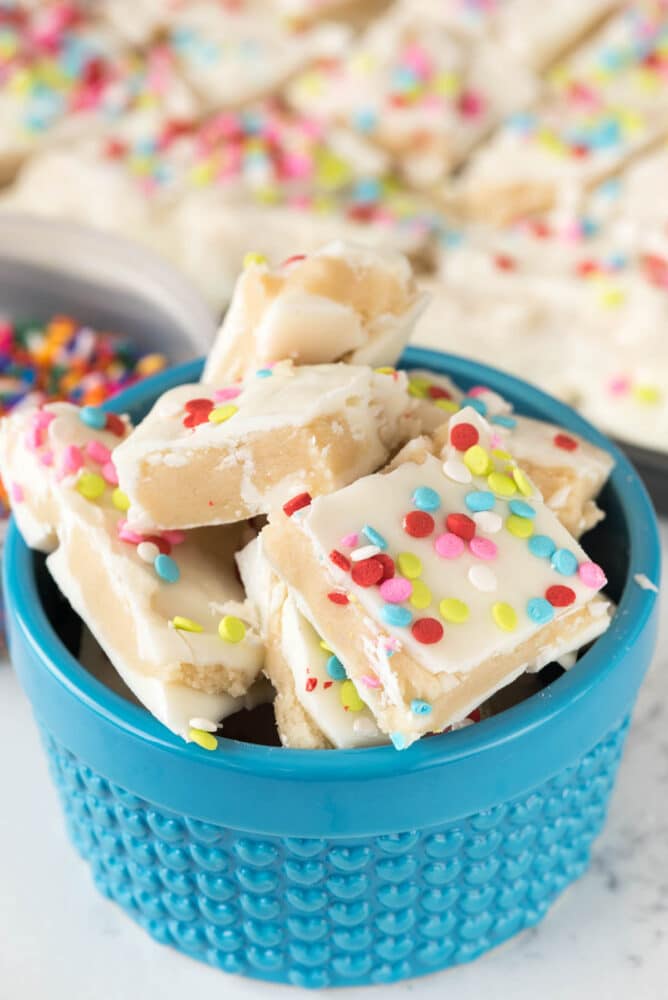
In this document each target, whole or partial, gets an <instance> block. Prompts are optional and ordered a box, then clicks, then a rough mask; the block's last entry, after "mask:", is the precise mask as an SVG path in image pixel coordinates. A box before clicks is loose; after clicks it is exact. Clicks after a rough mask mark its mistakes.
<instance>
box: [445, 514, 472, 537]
mask: <svg viewBox="0 0 668 1000" xmlns="http://www.w3.org/2000/svg"><path fill="white" fill-rule="evenodd" d="M445 526H446V528H447V529H448V531H451V532H452V534H453V535H458V537H459V538H463V539H464V541H465V542H470V541H471V539H472V538H473V537H474V535H475V521H474V520H473V519H472V518H470V517H467V515H466V514H448V516H447V517H446V519H445Z"/></svg>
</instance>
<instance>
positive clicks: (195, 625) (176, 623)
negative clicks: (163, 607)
mask: <svg viewBox="0 0 668 1000" xmlns="http://www.w3.org/2000/svg"><path fill="white" fill-rule="evenodd" d="M169 624H170V625H171V626H172V628H176V629H179V631H181V632H203V631H204V628H203V627H202V625H200V624H199V622H194V621H193V620H192V618H182V617H181V615H174V617H173V618H172V620H171V621H170V623H169Z"/></svg>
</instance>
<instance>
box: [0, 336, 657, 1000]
mask: <svg viewBox="0 0 668 1000" xmlns="http://www.w3.org/2000/svg"><path fill="white" fill-rule="evenodd" d="M405 364H406V366H407V367H421V368H431V369H433V370H435V371H441V372H446V373H449V374H451V375H452V377H453V378H454V379H455V381H458V382H460V383H461V384H462V385H463V386H464V387H470V386H471V385H474V384H481V383H484V384H487V385H489V386H491V388H493V389H495V390H496V391H497V392H500V393H502V394H503V395H505V396H506V397H508V398H509V399H511V400H512V401H513V402H514V403H515V404H516V405H517V406H518V409H520V411H521V412H525V413H527V414H529V415H534V416H543V417H544V418H545V419H548V420H551V421H552V422H555V423H560V424H562V425H564V426H566V427H568V428H570V429H571V430H573V431H576V432H579V433H581V434H583V435H584V436H586V437H588V438H589V439H590V440H593V441H594V442H595V443H597V444H602V445H604V446H607V447H610V446H609V445H608V444H607V442H605V440H604V439H603V438H602V437H601V435H599V434H598V433H597V432H596V431H595V430H593V428H591V427H590V426H589V425H588V424H586V423H585V422H584V421H583V420H582V419H581V418H580V417H578V416H577V415H575V414H574V413H572V411H570V410H569V409H568V408H566V407H564V406H562V405H561V404H559V403H557V402H556V401H554V400H552V399H550V398H549V397H547V396H545V395H543V394H542V393H540V392H538V391H537V390H534V389H533V388H531V387H529V386H527V385H525V384H524V383H521V382H518V381H517V380H515V379H513V378H511V377H509V376H506V375H503V374H501V373H500V372H497V371H495V370H493V369H488V368H485V367H484V366H480V365H476V364H473V363H470V362H466V361H463V360H462V359H459V358H453V357H451V356H447V355H441V354H438V353H436V352H431V351H419V350H410V351H408V352H407V353H406V357H405ZM200 370H201V368H200V367H199V366H198V365H186V366H182V367H181V368H179V369H175V370H173V371H171V372H167V373H164V374H162V375H160V376H157V377H156V378H154V379H151V380H148V381H147V382H146V383H142V384H140V385H138V386H136V387H133V388H132V389H130V390H129V391H128V392H126V393H125V394H124V395H123V396H122V397H121V398H120V400H118V401H114V402H113V403H112V404H111V406H112V407H113V408H114V409H118V408H121V409H123V410H126V411H129V412H131V414H132V415H133V417H134V418H135V419H139V418H140V417H141V416H142V415H143V414H144V413H145V412H146V411H147V409H148V408H149V406H150V405H151V403H152V402H153V400H154V399H155V398H156V397H157V396H158V395H159V394H160V393H162V392H163V391H165V390H166V389H167V388H170V387H171V386H173V385H176V384H178V383H180V382H186V381H195V380H196V379H197V378H198V377H199V372H200ZM612 450H613V451H614V455H615V459H616V462H617V466H616V468H615V471H614V473H613V476H612V480H611V483H610V484H609V485H608V487H606V491H605V493H604V496H603V500H602V504H603V506H604V508H605V510H606V513H607V517H606V521H605V522H604V524H603V525H601V526H599V527H597V528H596V529H595V531H593V532H592V533H590V535H589V536H588V537H587V541H586V546H587V550H588V552H589V554H590V555H591V556H592V558H594V559H597V560H598V561H600V562H602V563H603V564H604V566H605V568H606V570H607V572H608V576H609V579H610V586H609V592H610V595H611V597H612V599H613V600H614V601H616V602H617V604H618V606H619V607H618V613H617V615H616V617H615V620H614V622H613V624H612V626H611V628H610V629H609V631H608V632H607V633H606V634H605V635H604V636H603V637H602V638H601V639H599V640H598V641H597V642H596V643H595V644H594V646H593V647H592V648H591V649H590V650H589V651H588V652H587V653H586V654H585V655H584V656H583V657H582V658H581V659H580V661H579V662H578V664H577V666H576V668H574V669H573V670H571V671H569V672H568V673H566V674H564V675H563V676H562V677H560V678H559V679H558V680H556V681H554V682H553V683H552V684H551V685H550V686H549V687H547V688H546V689H545V690H544V691H542V692H541V693H540V694H539V695H534V696H533V697H532V698H530V699H528V700H527V701H525V702H522V703H521V704H519V705H516V706H514V707H513V708H510V709H508V710H506V711H505V712H503V713H502V714H500V715H498V716H495V717H494V718H491V719H487V720H485V721H484V722H482V723H480V724H478V725H476V726H471V727H468V728H467V729H463V730H460V731H458V732H454V733H450V734H447V735H444V736H437V737H431V738H428V739H423V740H420V741H419V742H418V743H416V744H414V745H413V746H412V747H411V748H410V749H408V750H406V751H403V752H401V753H399V752H398V751H396V750H394V749H393V748H392V747H376V748H372V749H368V750H355V751H300V750H286V749H284V748H275V747H261V746H251V745H248V744H241V743H237V742H234V741H231V740H226V739H221V740H220V741H219V749H218V750H217V751H216V752H215V753H207V752H206V751H203V750H201V749H200V748H199V747H197V746H195V745H187V744H184V743H183V742H182V741H181V740H179V739H178V738H177V737H176V736H173V735H172V734H171V733H169V732H167V731H166V730H165V729H164V728H163V727H162V726H160V724H159V723H157V722H156V720H155V719H153V718H151V717H150V716H148V715H147V713H146V712H144V711H143V710H142V709H140V708H139V707H137V706H135V705H131V704H129V703H128V702H125V701H123V700H122V699H121V698H120V697H118V696H117V695H116V694H114V693H113V692H111V691H109V690H108V689H106V688H104V687H103V686H102V685H100V684H99V683H98V681H96V680H95V679H94V678H93V677H92V676H91V675H89V674H88V673H87V672H86V671H85V670H84V668H83V667H81V665H80V664H79V663H78V662H77V661H76V659H75V657H74V656H73V655H72V650H74V649H76V641H75V640H74V639H73V637H72V636H71V635H70V633H69V631H68V629H67V627H66V626H65V625H64V621H65V618H66V616H65V615H64V614H63V606H62V604H60V605H59V604H58V596H57V595H56V593H55V587H54V586H53V584H52V583H51V582H50V581H49V578H48V574H46V572H45V569H44V566H43V560H42V559H41V558H40V557H36V558H33V557H32V555H31V554H30V553H29V552H28V550H27V549H26V547H25V545H24V544H23V542H22V541H21V540H20V538H19V536H18V533H17V531H16V529H15V528H12V529H11V530H10V532H9V537H8V541H7V550H6V559H5V565H4V576H5V586H6V589H7V594H8V624H9V634H10V643H11V650H12V657H13V661H14V665H15V668H16V670H17V673H18V674H19V678H20V680H21V683H22V684H23V686H24V688H25V690H26V692H27V694H28V697H29V698H30V700H31V702H32V705H33V709H34V712H35V716H36V718H37V721H38V724H39V727H40V730H41V732H42V737H43V741H44V744H45V747H46V750H47V754H48V757H49V760H50V766H51V773H52V775H53V778H54V781H55V783H56V785H57V788H58V791H59V795H60V798H61V802H62V805H63V810H64V813H65V817H66V822H67V827H68V830H69V833H70V836H71V838H72V840H73V842H74V843H75V845H76V847H77V849H78V851H79V852H80V854H81V855H82V856H83V857H84V858H85V859H86V860H87V861H88V863H89V864H90V866H91V869H92V873H93V877H94V880H95V883H96V885H97V886H98V888H99V889H100V890H101V891H102V892H103V893H104V894H105V895H107V896H109V897H110V898H111V899H113V900H115V901H116V902H117V903H119V904H120V905H121V906H122V907H123V908H124V909H125V910H126V912H127V913H128V914H129V915H130V916H131V917H132V918H133V919H134V920H136V921H137V922H139V923H140V924H141V925H142V926H143V927H144V928H146V930H147V931H148V932H149V933H150V934H151V935H152V936H153V937H154V938H156V939H157V940H158V941H161V942H163V943H165V944H168V945H171V946H173V947H175V948H177V949H179V950H180V951H182V952H184V953H186V954H188V955H190V956H192V957H194V958H197V959H200V960H203V961H206V962H209V963H211V964H213V965H215V966H218V967H220V968H221V969H224V970H226V971H228V972H234V973H240V974H242V975H246V976H251V977H256V978H260V979H265V980H270V981H276V982H288V983H292V984H295V985H299V986H306V987H314V988H318V987H324V986H345V985H362V984H367V983H379V982H391V981H396V980H400V979H404V978H407V977H410V976H417V975H422V974H425V973H427V972H431V971H434V970H437V969H442V968H445V967H447V966H450V965H454V964H457V963H461V962H466V961H470V960H472V959H474V958H476V957H477V956H479V955H480V954H482V953H483V952H485V951H487V950H488V949H490V948H492V947H494V946H495V945H497V944H499V943H501V942H502V941H505V940H507V939H508V938H510V937H512V936H513V935H514V934H517V933H518V932H520V931H521V930H523V929H525V928H527V927H530V926H532V925H534V924H536V923H537V922H538V921H539V920H540V919H541V918H542V917H543V915H544V914H545V913H546V911H547V909H548V908H549V906H550V904H551V903H552V902H553V901H554V900H555V899H556V897H557V896H558V895H559V894H560V893H561V892H563V890H564V889H565V887H566V886H567V885H568V884H569V883H571V882H573V881H574V880H575V879H577V878H578V877H579V876H580V875H581V874H582V873H583V871H584V870H585V869H586V867H587V863H588V860H589V854H590V849H591V844H592V842H593V840H594V838H595V837H596V835H597V834H598V833H599V831H600V830H601V828H602V825H603V823H604V820H605V815H606V809H607V805H608V801H609V797H610V793H611V790H612V788H613V785H614V780H615V775H616V771H617V766H618V763H619V760H620V756H621V752H622V748H623V744H624V738H625V735H626V732H627V729H628V720H629V716H630V712H631V710H632V707H633V703H634V701H635V697H636V694H637V690H638V687H639V685H640V683H641V681H642V678H643V676H644V673H645V671H646V669H647V666H648V664H649V662H650V659H651V656H652V652H653V649H654V644H655V638H656V619H657V607H656V599H655V597H656V595H655V594H654V593H652V592H651V591H648V590H644V589H642V588H640V587H639V586H638V585H637V584H636V583H634V576H635V575H636V574H638V573H643V574H645V575H646V576H648V577H649V578H650V579H651V580H658V578H659V543H658V536H657V529H656V521H655V517H654V514H653V511H652V507H651V504H650V502H649V500H648V498H647V495H646V493H645V490H644V488H643V486H642V484H641V483H640V481H639V479H638V477H637V475H636V474H635V473H634V471H633V469H632V467H631V466H630V465H629V464H628V462H627V461H626V459H624V458H623V456H622V455H621V454H620V453H619V452H618V451H616V450H615V449H614V448H613V449H612ZM53 622H58V623H59V627H60V632H61V636H62V638H61V637H59V636H58V635H56V633H55V632H54V628H53V625H52V623H53ZM585 930H586V929H583V932H585Z"/></svg>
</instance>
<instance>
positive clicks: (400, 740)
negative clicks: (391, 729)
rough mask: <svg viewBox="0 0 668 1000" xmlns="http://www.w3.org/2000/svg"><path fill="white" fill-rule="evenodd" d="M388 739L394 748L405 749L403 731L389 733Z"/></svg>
mask: <svg viewBox="0 0 668 1000" xmlns="http://www.w3.org/2000/svg"><path fill="white" fill-rule="evenodd" d="M390 739H391V740H392V743H393V744H394V749H395V750H405V749H406V737H405V736H404V734H403V733H390Z"/></svg>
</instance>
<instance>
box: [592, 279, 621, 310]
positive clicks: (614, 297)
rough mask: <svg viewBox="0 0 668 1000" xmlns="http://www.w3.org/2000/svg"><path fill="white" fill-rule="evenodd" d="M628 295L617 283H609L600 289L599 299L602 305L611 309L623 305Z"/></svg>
mask: <svg viewBox="0 0 668 1000" xmlns="http://www.w3.org/2000/svg"><path fill="white" fill-rule="evenodd" d="M625 299H626V295H625V294H624V292H623V290H622V289H621V288H618V287H616V286H615V285H608V286H604V287H602V288H599V290H598V301H599V302H600V304H601V305H602V306H607V307H608V308H609V309H616V308H617V306H621V305H622V303H623V302H624V300H625Z"/></svg>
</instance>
